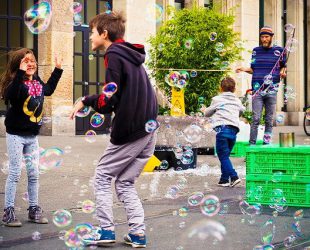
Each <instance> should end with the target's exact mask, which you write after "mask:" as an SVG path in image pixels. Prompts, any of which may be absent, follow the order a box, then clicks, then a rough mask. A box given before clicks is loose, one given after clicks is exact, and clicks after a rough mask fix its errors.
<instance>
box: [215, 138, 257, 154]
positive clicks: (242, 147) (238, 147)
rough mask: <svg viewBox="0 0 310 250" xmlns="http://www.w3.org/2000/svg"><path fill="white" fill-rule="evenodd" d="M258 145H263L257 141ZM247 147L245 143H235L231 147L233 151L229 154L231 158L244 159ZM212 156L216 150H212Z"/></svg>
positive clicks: (247, 144)
mask: <svg viewBox="0 0 310 250" xmlns="http://www.w3.org/2000/svg"><path fill="white" fill-rule="evenodd" d="M257 144H258V145H261V144H263V141H257ZM248 147H249V142H245V141H237V142H236V143H235V145H234V147H233V150H232V151H231V153H230V156H231V157H245V156H246V149H247V148H248ZM214 154H215V155H217V154H216V149H215V150H214Z"/></svg>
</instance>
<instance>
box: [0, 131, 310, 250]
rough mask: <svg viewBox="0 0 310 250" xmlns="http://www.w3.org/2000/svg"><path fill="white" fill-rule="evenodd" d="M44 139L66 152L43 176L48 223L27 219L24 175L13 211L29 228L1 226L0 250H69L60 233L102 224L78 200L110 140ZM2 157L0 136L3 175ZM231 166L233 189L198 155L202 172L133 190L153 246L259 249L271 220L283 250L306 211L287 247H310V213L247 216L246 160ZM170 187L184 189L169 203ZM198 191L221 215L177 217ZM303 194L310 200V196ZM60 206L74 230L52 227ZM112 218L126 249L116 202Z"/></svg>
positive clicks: (303, 140)
mask: <svg viewBox="0 0 310 250" xmlns="http://www.w3.org/2000/svg"><path fill="white" fill-rule="evenodd" d="M278 132H295V136H296V144H302V145H303V144H307V145H310V138H307V137H306V136H304V134H303V131H302V128H301V127H279V128H276V129H275V139H274V141H275V143H277V142H278V138H277V134H278ZM39 140H40V145H41V147H43V148H49V147H59V148H61V149H63V150H65V151H66V153H65V154H64V155H63V157H62V159H63V163H62V164H61V166H59V167H55V168H53V169H50V170H48V171H46V172H45V173H44V174H42V175H41V176H40V204H41V205H42V207H43V208H44V210H45V212H46V214H47V216H48V218H49V219H50V221H51V223H50V224H48V225H35V224H29V223H27V222H26V218H27V213H26V209H27V206H28V205H27V202H26V201H25V200H24V199H23V197H24V193H25V192H26V176H25V171H23V173H22V178H21V180H20V183H19V185H18V190H17V197H16V210H17V215H18V217H19V218H20V219H21V220H22V221H23V223H24V225H23V227H21V228H16V229H14V228H6V227H3V226H2V227H0V248H4V249H40V250H41V249H57V250H58V249H68V247H66V245H65V243H64V241H63V240H60V239H59V232H60V231H61V230H63V229H64V230H68V229H70V228H72V227H75V226H76V225H77V224H79V223H92V224H94V225H96V223H97V221H96V220H95V219H94V218H93V215H92V214H86V213H83V212H82V209H81V201H84V200H86V199H90V200H94V196H93V191H92V181H91V178H92V176H93V174H94V169H95V165H96V160H98V158H99V156H100V155H101V153H102V152H103V151H104V149H105V147H106V145H107V142H108V137H107V136H98V137H97V140H96V141H95V142H93V143H89V142H86V141H85V138H84V137H79V136H75V137H60V136H53V137H43V136H42V137H40V139H39ZM5 152H6V148H5V138H0V163H1V168H2V170H3V164H5V162H6V161H7V156H6V155H5ZM233 163H234V165H235V166H236V169H237V171H238V173H239V175H240V177H241V178H243V181H242V184H241V185H239V186H237V187H235V188H220V187H217V186H216V183H217V181H218V178H219V168H218V165H219V163H218V160H217V158H216V157H214V156H198V167H197V169H195V170H189V171H180V172H175V171H173V170H168V171H165V172H154V173H143V174H142V176H141V177H140V178H139V180H138V182H137V184H136V187H137V189H138V191H139V194H140V197H141V199H142V201H143V204H144V207H145V213H146V223H147V237H148V241H149V244H148V248H149V249H160V250H162V249H163V250H166V249H167V250H170V249H178V250H181V249H253V247H254V246H256V245H259V244H261V232H262V225H263V224H264V223H265V222H266V221H267V220H269V219H273V224H274V225H275V231H274V234H273V235H274V238H273V240H272V243H273V244H274V246H275V248H276V249H282V248H283V246H284V244H283V241H284V239H285V238H286V237H288V236H290V235H292V234H293V233H294V230H293V228H292V223H293V222H294V218H293V214H294V212H295V211H296V210H298V209H303V212H304V216H303V218H302V219H301V220H300V227H301V232H302V234H303V236H302V237H298V238H296V240H295V241H294V243H293V246H291V247H288V249H305V248H306V247H307V246H310V219H309V218H310V209H309V208H303V207H301V208H296V207H289V208H288V209H287V210H286V211H285V212H282V213H279V214H278V216H277V217H274V216H273V210H272V209H271V208H269V207H268V206H263V209H262V214H261V215H257V216H254V217H252V218H251V217H250V216H246V215H243V214H242V212H241V210H240V208H239V202H240V201H241V200H242V199H243V198H244V194H245V179H244V178H245V162H244V158H233ZM309 167H310V166H309ZM4 172H5V171H4ZM5 179H6V174H5V173H3V171H1V172H0V204H3V200H4V192H3V190H4V183H5ZM173 185H178V186H179V187H180V190H179V192H178V193H177V197H175V198H174V199H171V198H167V197H166V194H167V191H168V190H170V187H171V186H173ZM197 191H200V192H203V193H204V194H205V195H208V194H212V195H215V196H217V197H218V198H219V199H220V201H221V209H220V212H219V214H217V215H215V216H213V217H208V216H206V215H204V214H202V213H201V211H200V208H198V207H189V210H188V212H183V213H181V214H179V209H180V208H182V207H184V206H187V207H188V202H187V199H188V197H189V196H190V194H191V193H193V192H197ZM306 195H307V197H310V195H309V194H305V196H306ZM309 199H310V198H309ZM61 208H64V209H67V210H69V211H70V212H71V213H72V217H73V220H72V223H71V225H70V226H68V227H65V228H59V227H56V226H55V225H54V224H53V223H52V214H53V212H54V211H55V210H57V209H61ZM180 215H183V216H180ZM114 217H115V221H116V222H117V227H116V233H117V243H116V244H115V245H114V247H113V249H129V247H127V246H125V245H124V244H123V243H122V236H123V234H125V233H126V230H127V225H126V218H125V215H124V210H123V207H122V206H121V204H120V203H119V202H117V201H116V200H115V202H114ZM34 232H39V233H40V234H41V235H40V240H37V241H34V240H33V239H32V235H33V233H34ZM265 235H266V233H265ZM221 238H223V239H222V240H221ZM72 249H73V248H72Z"/></svg>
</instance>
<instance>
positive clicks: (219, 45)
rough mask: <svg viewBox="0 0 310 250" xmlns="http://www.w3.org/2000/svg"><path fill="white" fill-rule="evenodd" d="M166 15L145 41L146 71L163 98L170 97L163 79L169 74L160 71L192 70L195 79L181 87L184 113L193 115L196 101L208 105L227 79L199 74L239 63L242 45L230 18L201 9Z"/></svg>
mask: <svg viewBox="0 0 310 250" xmlns="http://www.w3.org/2000/svg"><path fill="white" fill-rule="evenodd" d="M168 11H169V14H170V15H171V16H172V18H171V19H169V20H168V21H166V22H165V23H163V25H162V26H161V27H160V29H159V30H158V32H157V34H156V36H153V37H151V38H150V39H149V42H150V45H151V46H150V60H149V61H148V67H149V69H150V70H151V74H152V77H154V78H155V80H156V82H157V86H158V87H159V88H160V89H162V90H164V92H165V94H166V95H167V96H171V86H169V85H168V84H167V83H165V76H166V75H167V74H169V71H170V70H161V69H193V70H196V71H197V76H196V77H190V79H189V80H188V82H187V85H186V87H185V105H186V113H189V112H197V110H198V109H199V104H198V99H199V97H204V98H205V99H204V104H205V105H209V104H210V102H211V98H212V97H213V96H215V95H216V94H217V93H218V90H219V83H220V81H221V79H222V78H223V77H224V76H225V75H227V71H199V70H227V69H228V68H229V65H230V64H231V63H232V62H234V61H236V60H239V59H241V56H240V52H241V50H242V43H241V41H240V40H239V39H238V37H239V34H238V33H236V32H234V31H233V29H232V24H233V23H234V16H233V15H225V14H221V13H220V12H218V11H216V10H215V9H207V8H202V7H193V8H192V9H182V10H179V11H176V10H175V9H169V10H168ZM190 71H191V70H188V72H189V73H190ZM200 100H201V98H200Z"/></svg>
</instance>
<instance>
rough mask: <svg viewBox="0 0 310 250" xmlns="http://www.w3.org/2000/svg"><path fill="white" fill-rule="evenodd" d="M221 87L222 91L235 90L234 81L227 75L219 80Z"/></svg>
mask: <svg viewBox="0 0 310 250" xmlns="http://www.w3.org/2000/svg"><path fill="white" fill-rule="evenodd" d="M221 88H222V90H223V92H232V93H234V92H235V90H236V82H235V80H234V79H232V78H231V77H229V76H227V77H225V78H224V79H223V80H222V81H221Z"/></svg>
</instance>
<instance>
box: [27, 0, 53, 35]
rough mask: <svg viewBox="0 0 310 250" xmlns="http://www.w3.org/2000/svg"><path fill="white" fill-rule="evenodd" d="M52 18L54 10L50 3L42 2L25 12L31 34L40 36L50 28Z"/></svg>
mask: <svg viewBox="0 0 310 250" xmlns="http://www.w3.org/2000/svg"><path fill="white" fill-rule="evenodd" d="M51 17H52V8H51V5H50V3H49V2H45V1H42V2H40V3H39V4H35V5H33V6H32V7H31V8H30V9H29V10H27V11H26V12H25V14H24V22H25V24H26V26H27V27H28V29H29V30H30V32H31V33H33V34H40V33H42V32H43V31H45V30H46V29H47V28H48V26H49V24H50V22H51Z"/></svg>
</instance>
